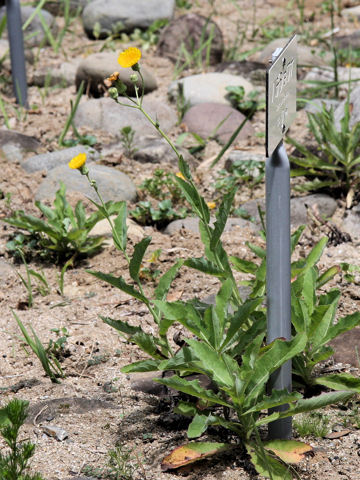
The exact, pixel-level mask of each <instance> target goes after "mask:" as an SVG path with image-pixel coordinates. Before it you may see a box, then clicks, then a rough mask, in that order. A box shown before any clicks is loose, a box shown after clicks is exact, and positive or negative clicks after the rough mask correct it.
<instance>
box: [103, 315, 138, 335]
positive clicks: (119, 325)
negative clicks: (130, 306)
mask: <svg viewBox="0 0 360 480" xmlns="http://www.w3.org/2000/svg"><path fill="white" fill-rule="evenodd" d="M100 318H101V320H102V321H103V322H105V323H107V324H108V325H110V327H113V328H115V330H118V331H119V332H120V333H125V334H126V335H135V333H138V332H142V329H141V327H134V326H132V325H129V324H128V323H126V322H123V321H122V320H113V319H112V318H110V317H103V316H101V315H100Z"/></svg>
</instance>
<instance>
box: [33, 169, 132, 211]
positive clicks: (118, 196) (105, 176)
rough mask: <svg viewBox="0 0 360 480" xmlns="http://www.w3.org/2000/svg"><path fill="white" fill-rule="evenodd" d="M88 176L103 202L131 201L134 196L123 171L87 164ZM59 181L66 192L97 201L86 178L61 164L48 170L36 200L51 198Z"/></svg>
mask: <svg viewBox="0 0 360 480" xmlns="http://www.w3.org/2000/svg"><path fill="white" fill-rule="evenodd" d="M88 167H89V171H90V177H91V178H92V179H94V180H95V181H96V183H97V185H98V188H99V191H100V193H101V195H102V197H103V199H104V201H105V202H108V201H110V200H112V201H114V202H116V201H120V200H129V201H133V200H135V198H136V188H135V185H134V183H133V182H132V180H130V178H129V177H128V176H127V175H125V174H124V173H122V172H120V171H119V170H116V169H115V168H111V167H104V166H102V165H95V164H92V163H90V164H89V166H88ZM60 181H62V182H64V183H65V185H66V189H67V191H68V192H79V193H82V194H83V195H84V196H87V197H90V198H91V199H92V200H94V201H99V199H98V198H97V196H96V194H95V192H94V189H93V188H91V187H90V185H89V182H88V181H87V179H86V178H85V177H84V176H83V175H81V174H80V172H78V171H77V170H71V169H70V168H69V167H68V166H66V165H62V166H59V167H56V168H53V169H52V170H50V171H49V173H48V175H47V177H46V178H45V180H44V181H43V182H42V183H41V185H40V187H39V188H38V190H37V192H36V195H35V198H36V200H44V199H52V198H54V197H55V192H56V191H57V190H58V189H59V187H60Z"/></svg>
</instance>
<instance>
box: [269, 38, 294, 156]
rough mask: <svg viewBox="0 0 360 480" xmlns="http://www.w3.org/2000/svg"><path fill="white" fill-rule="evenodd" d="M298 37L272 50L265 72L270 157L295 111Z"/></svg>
mask: <svg viewBox="0 0 360 480" xmlns="http://www.w3.org/2000/svg"><path fill="white" fill-rule="evenodd" d="M296 47H297V39H296V35H294V36H293V37H292V38H291V39H290V40H289V42H288V43H287V44H286V46H285V47H284V48H283V49H279V51H280V53H279V55H277V56H276V54H277V51H276V52H275V54H274V57H275V58H273V62H272V65H271V67H270V68H269V69H268V71H267V72H266V156H267V157H270V155H272V153H273V151H274V150H275V148H276V147H277V146H278V145H279V143H280V142H281V140H282V139H283V137H284V135H285V133H286V132H287V130H288V129H289V127H290V125H291V123H292V121H293V120H294V118H295V115H296V67H297V52H296Z"/></svg>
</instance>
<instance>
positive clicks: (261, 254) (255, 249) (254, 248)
mask: <svg viewBox="0 0 360 480" xmlns="http://www.w3.org/2000/svg"><path fill="white" fill-rule="evenodd" d="M245 245H247V246H248V247H249V248H250V250H251V251H252V252H254V253H255V255H257V256H258V257H259V258H262V259H264V258H266V251H265V250H264V249H263V248H261V247H258V246H257V245H254V244H253V243H251V242H245Z"/></svg>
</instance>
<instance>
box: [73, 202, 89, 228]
mask: <svg viewBox="0 0 360 480" xmlns="http://www.w3.org/2000/svg"><path fill="white" fill-rule="evenodd" d="M75 216H76V219H77V224H78V227H79V228H84V227H85V226H86V214H85V208H84V204H83V203H82V202H81V201H79V202H77V204H76V206H75Z"/></svg>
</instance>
